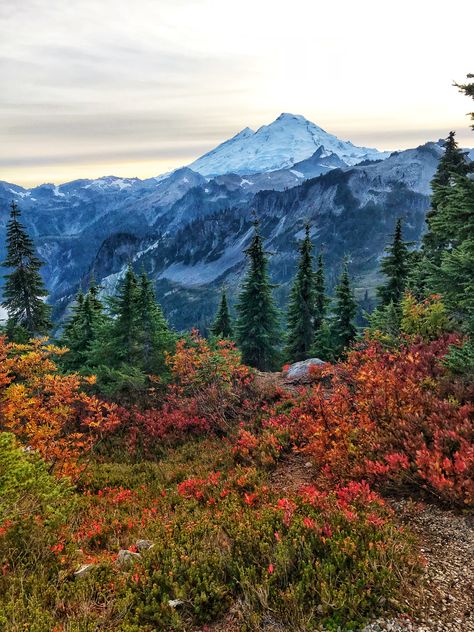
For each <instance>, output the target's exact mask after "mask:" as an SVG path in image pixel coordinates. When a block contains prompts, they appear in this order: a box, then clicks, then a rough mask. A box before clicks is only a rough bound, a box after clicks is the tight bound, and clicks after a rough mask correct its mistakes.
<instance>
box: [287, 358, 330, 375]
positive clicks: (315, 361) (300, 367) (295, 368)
mask: <svg viewBox="0 0 474 632" xmlns="http://www.w3.org/2000/svg"><path fill="white" fill-rule="evenodd" d="M325 364H326V362H323V360H320V359H319V358H308V360H301V362H295V363H294V364H292V365H290V367H289V369H288V371H287V373H286V377H287V378H288V379H289V380H295V379H300V378H302V377H307V376H308V375H309V368H310V367H311V366H323V365H325Z"/></svg>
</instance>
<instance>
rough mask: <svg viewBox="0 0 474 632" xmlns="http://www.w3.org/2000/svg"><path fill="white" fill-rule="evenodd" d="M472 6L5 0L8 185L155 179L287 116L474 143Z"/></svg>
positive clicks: (2, 64) (341, 130) (1, 44)
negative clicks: (471, 120)
mask: <svg viewBox="0 0 474 632" xmlns="http://www.w3.org/2000/svg"><path fill="white" fill-rule="evenodd" d="M473 23H474V2H472V1H471V0H451V2H439V1H438V0H398V2H390V3H389V2H381V1H380V0H357V1H354V0H339V1H337V0H324V2H320V1H319V0H292V1H291V2H290V1H285V2H283V1H280V0H239V1H238V2H237V1H235V0H234V1H230V0H94V1H91V0H74V1H71V2H68V1H67V0H1V2H0V79H1V90H0V147H1V151H0V179H2V180H8V181H10V182H15V183H18V184H23V185H32V184H37V183H40V182H64V181H66V180H71V179H74V178H79V177H98V176H100V175H110V174H114V175H120V176H139V177H148V176H152V175H158V174H159V173H162V172H164V171H167V170H169V169H171V168H173V167H176V166H180V165H182V164H186V163H188V162H190V161H191V160H193V159H194V158H196V157H197V156H199V155H200V154H202V153H204V152H205V151H207V150H209V149H211V148H212V147H213V146H215V145H216V144H217V143H219V142H221V141H223V140H225V139H227V138H228V137H230V136H232V135H234V134H235V133H237V132H238V131H240V129H242V128H243V127H246V126H249V127H252V128H253V129H257V128H258V127H259V126H260V125H263V124H266V123H269V122H271V121H272V120H273V119H275V118H276V117H277V116H278V115H279V114H280V113H281V112H293V113H296V114H303V115H304V116H306V117H307V118H309V119H310V120H312V121H313V122H314V123H316V124H318V125H320V126H321V127H323V128H325V129H326V130H327V131H329V132H332V133H335V134H337V135H338V136H340V137H341V138H343V139H349V140H352V141H353V142H355V143H357V144H362V145H367V146H374V147H377V148H379V149H398V148H406V147H413V146H416V145H418V144H420V143H422V142H425V141H427V140H437V139H438V138H440V137H444V136H446V134H447V132H448V131H449V130H450V129H455V130H457V132H458V139H459V141H460V143H461V144H462V145H466V146H470V147H473V146H474V136H473V135H472V133H471V132H470V130H469V127H468V120H467V118H466V116H465V113H466V112H467V111H468V110H469V109H470V108H472V105H471V103H469V100H468V99H467V98H466V97H464V96H463V95H461V94H459V93H458V92H457V90H456V89H455V88H453V87H452V85H451V84H452V81H453V80H458V81H461V80H463V79H464V77H465V75H466V74H467V73H468V72H474V54H473V53H474V44H473Z"/></svg>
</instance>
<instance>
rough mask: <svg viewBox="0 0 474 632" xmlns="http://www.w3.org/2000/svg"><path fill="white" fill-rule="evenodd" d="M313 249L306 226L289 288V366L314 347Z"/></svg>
mask: <svg viewBox="0 0 474 632" xmlns="http://www.w3.org/2000/svg"><path fill="white" fill-rule="evenodd" d="M312 249H313V246H312V244H311V237H310V235H309V225H307V226H306V229H305V238H304V239H303V241H302V242H301V244H300V247H299V251H300V259H299V263H298V270H297V273H296V277H295V280H294V283H293V287H292V288H291V292H290V302H289V306H288V317H287V323H288V333H287V342H286V349H285V353H286V356H287V358H288V359H289V360H290V361H292V362H296V361H298V360H305V359H306V358H309V357H310V356H311V348H312V345H313V343H314V316H315V298H316V296H315V275H314V271H313V256H312Z"/></svg>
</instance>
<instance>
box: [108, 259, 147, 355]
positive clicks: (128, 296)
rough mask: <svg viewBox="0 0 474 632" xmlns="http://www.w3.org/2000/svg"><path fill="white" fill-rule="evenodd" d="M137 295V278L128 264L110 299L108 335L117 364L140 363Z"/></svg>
mask: <svg viewBox="0 0 474 632" xmlns="http://www.w3.org/2000/svg"><path fill="white" fill-rule="evenodd" d="M138 297H139V288H138V279H137V277H136V275H135V272H134V271H133V268H132V266H131V264H129V266H128V268H127V271H126V273H125V276H124V278H123V281H122V283H121V284H120V286H119V289H118V292H117V295H116V296H114V297H113V299H112V300H111V301H110V307H111V314H112V318H113V321H112V326H111V331H110V334H109V335H110V342H111V343H112V352H113V357H114V359H115V363H117V364H120V363H122V362H123V363H126V364H131V365H133V366H137V365H139V363H140V359H141V358H140V341H139V337H140V329H139V320H138Z"/></svg>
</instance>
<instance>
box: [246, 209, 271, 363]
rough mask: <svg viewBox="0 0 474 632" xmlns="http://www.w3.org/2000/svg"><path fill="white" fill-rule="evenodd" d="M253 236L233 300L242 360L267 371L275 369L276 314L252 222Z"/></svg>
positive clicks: (264, 262)
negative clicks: (245, 264)
mask: <svg viewBox="0 0 474 632" xmlns="http://www.w3.org/2000/svg"><path fill="white" fill-rule="evenodd" d="M254 228H255V231H254V235H253V238H252V241H251V243H250V246H249V247H248V248H247V249H246V250H245V254H246V256H247V258H248V261H249V269H248V272H247V275H246V278H245V280H244V282H243V285H242V290H241V293H240V296H239V301H238V303H237V306H236V307H237V313H238V321H237V337H238V343H239V346H240V349H241V351H242V361H243V362H244V363H245V364H248V365H249V366H252V367H255V368H257V369H260V370H261V371H268V370H271V369H273V368H275V365H276V360H277V357H278V350H277V346H278V342H279V339H280V327H279V313H278V310H277V308H276V307H275V304H274V301H273V296H272V289H273V287H274V286H273V285H272V284H271V283H270V280H269V277H268V260H267V256H266V253H265V250H264V247H263V241H262V237H261V235H260V231H259V222H258V221H257V220H256V221H255V222H254Z"/></svg>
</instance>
